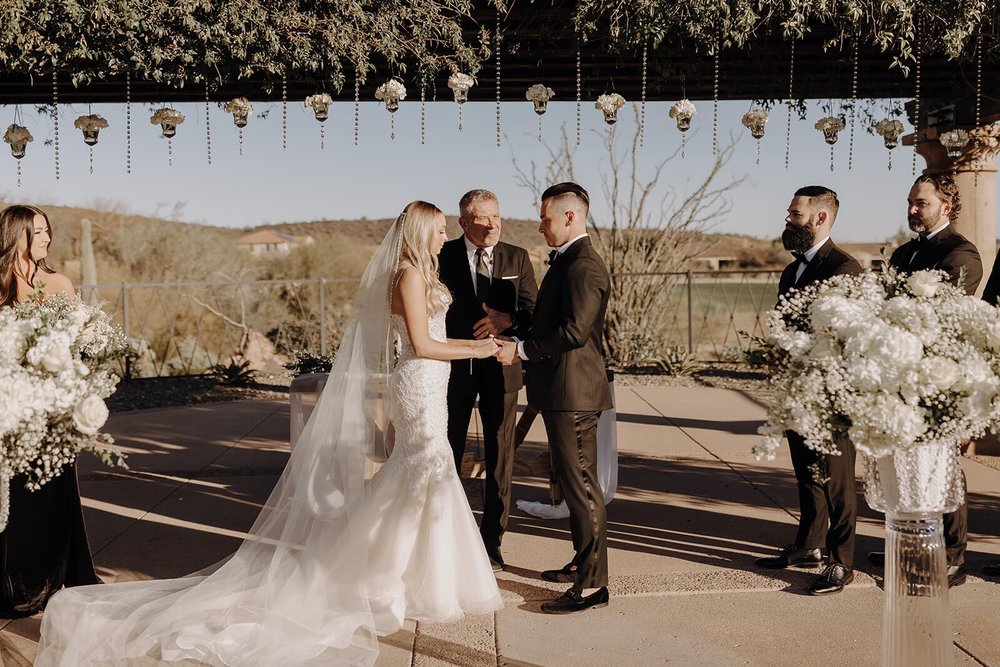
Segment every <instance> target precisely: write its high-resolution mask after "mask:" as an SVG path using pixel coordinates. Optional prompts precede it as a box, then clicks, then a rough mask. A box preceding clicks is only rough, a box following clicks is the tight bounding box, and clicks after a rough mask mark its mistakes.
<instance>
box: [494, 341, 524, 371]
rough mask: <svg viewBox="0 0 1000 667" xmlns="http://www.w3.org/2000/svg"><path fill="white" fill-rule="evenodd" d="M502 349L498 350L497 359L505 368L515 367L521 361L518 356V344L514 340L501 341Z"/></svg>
mask: <svg viewBox="0 0 1000 667" xmlns="http://www.w3.org/2000/svg"><path fill="white" fill-rule="evenodd" d="M496 340H497V342H499V343H500V349H499V350H497V353H496V358H497V361H499V362H500V363H501V364H503V365H504V366H513V365H514V364H515V363H517V362H519V361H520V360H521V359H520V357H518V356H517V343H515V342H514V341H512V340H499V339H496Z"/></svg>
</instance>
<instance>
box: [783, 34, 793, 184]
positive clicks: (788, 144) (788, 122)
mask: <svg viewBox="0 0 1000 667" xmlns="http://www.w3.org/2000/svg"><path fill="white" fill-rule="evenodd" d="M794 83H795V42H794V41H792V48H791V52H790V53H789V56H788V103H787V105H786V106H787V107H788V115H787V116H785V171H788V157H789V155H791V149H792V107H793V106H794V104H795V102H794V101H793V100H794V98H793V95H794V92H793V91H794V88H793V85H794Z"/></svg>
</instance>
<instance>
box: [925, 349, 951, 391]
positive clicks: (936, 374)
mask: <svg viewBox="0 0 1000 667" xmlns="http://www.w3.org/2000/svg"><path fill="white" fill-rule="evenodd" d="M920 379H921V381H922V382H924V383H926V384H929V385H931V386H933V387H934V388H935V389H937V390H938V391H944V390H945V389H947V388H949V387H950V386H952V385H953V384H955V382H957V381H958V364H956V363H955V362H954V361H952V360H951V359H948V358H946V357H928V358H927V359H925V360H924V362H923V365H922V366H921V368H920Z"/></svg>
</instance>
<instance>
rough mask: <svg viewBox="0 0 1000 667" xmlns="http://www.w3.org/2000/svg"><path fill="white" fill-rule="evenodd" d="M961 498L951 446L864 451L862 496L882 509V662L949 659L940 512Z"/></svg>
mask: <svg viewBox="0 0 1000 667" xmlns="http://www.w3.org/2000/svg"><path fill="white" fill-rule="evenodd" d="M964 497H965V490H964V484H963V477H962V471H961V466H960V465H959V462H958V448H957V447H956V446H955V445H944V444H939V443H928V444H919V445H914V446H912V447H908V448H904V449H897V450H895V451H893V452H892V453H890V454H889V455H887V456H883V457H881V458H877V459H876V458H871V457H865V500H866V501H867V502H868V505H869V506H870V507H871V508H872V509H875V510H878V511H880V512H885V536H886V537H885V610H884V620H883V628H882V664H884V665H890V666H892V667H896V666H899V667H902V666H903V665H916V664H921V665H950V664H952V651H953V647H952V639H953V636H952V632H951V613H950V611H949V608H948V577H947V571H948V566H947V559H946V554H945V544H944V527H943V519H942V513H944V512H952V511H955V510H956V509H957V508H958V506H959V505H960V504H961V503H962V500H963V499H964Z"/></svg>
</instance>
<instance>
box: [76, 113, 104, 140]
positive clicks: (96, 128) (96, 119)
mask: <svg viewBox="0 0 1000 667" xmlns="http://www.w3.org/2000/svg"><path fill="white" fill-rule="evenodd" d="M107 126H108V121H107V120H105V119H104V117H103V116H97V115H94V114H90V115H87V116H80V117H79V118H77V119H76V120H75V121H74V122H73V127H75V128H76V129H78V130H83V143H85V144H87V145H88V146H93V145H95V144H96V143H97V135H98V134H100V132H101V130H103V129H104V128H106V127H107Z"/></svg>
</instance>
